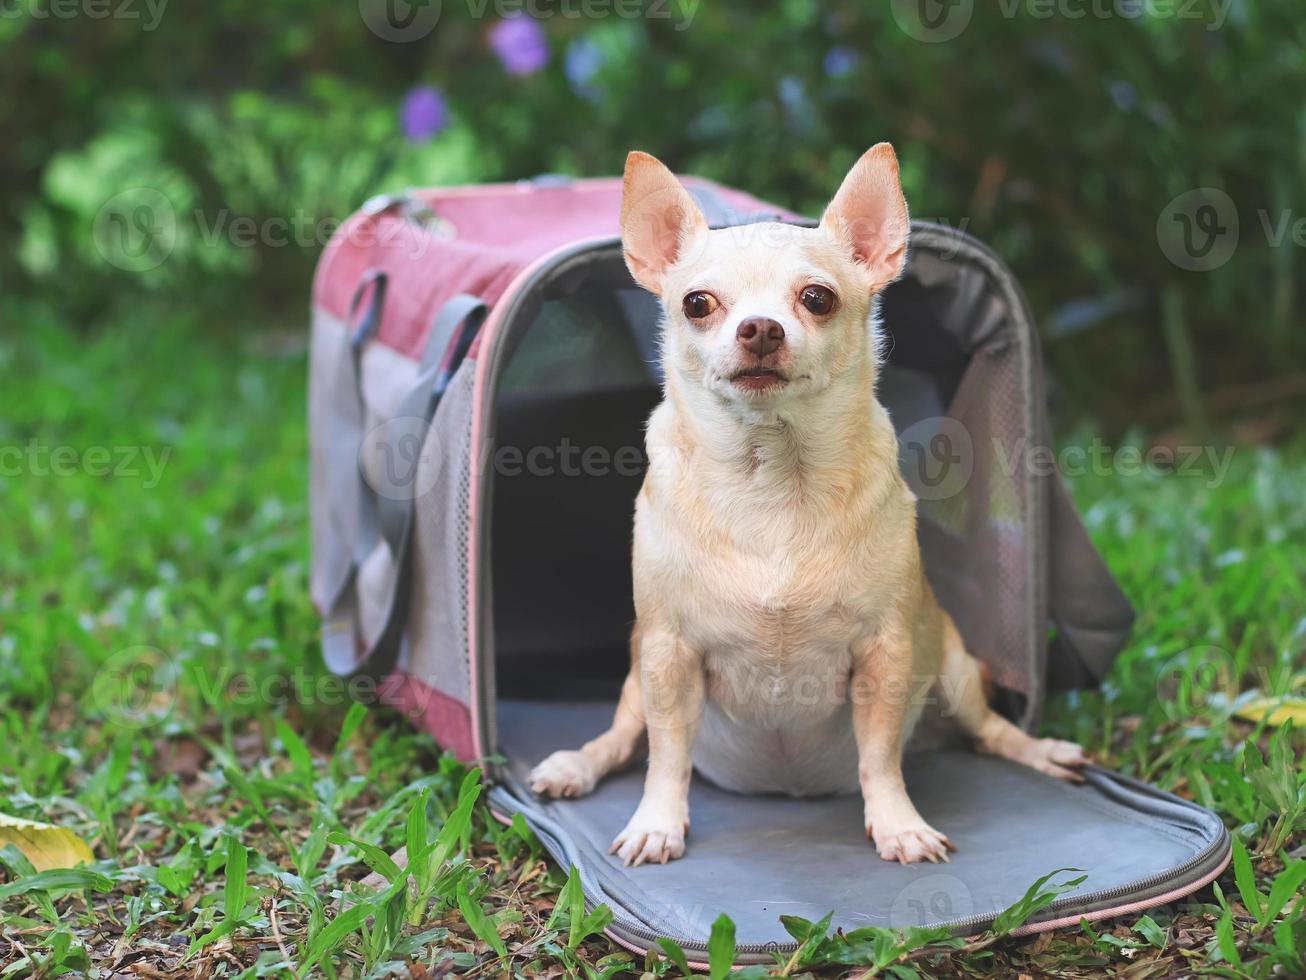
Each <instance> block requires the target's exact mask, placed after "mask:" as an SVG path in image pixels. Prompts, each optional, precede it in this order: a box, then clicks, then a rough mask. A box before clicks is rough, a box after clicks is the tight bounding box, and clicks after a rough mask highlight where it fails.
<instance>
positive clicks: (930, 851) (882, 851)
mask: <svg viewBox="0 0 1306 980" xmlns="http://www.w3.org/2000/svg"><path fill="white" fill-rule="evenodd" d="M871 839H872V840H873V841H874V842H875V848H876V851H878V852H879V855H880V857H881V858H883V859H884V860H886V861H897V862H898V863H900V864H916V863H917V862H919V861H929V862H930V863H931V864H939V863H940V862H942V863H943V864H947V863H949V861H950V858H949V857H948V852H949V851H955V850H956V847H955V846H953V843H952V841H950V840H948V838H947V837H945V836H944V835H943V834H941V833H939V832H938V831H937V830H935V829H933V828H932V827H929V826H927V825H925V824H922V825H921V826H919V827H912V828H909V829H906V830H901V831H898V832H897V833H894V834H884V835H880V836H875V835H874V834H873V833H872V835H871Z"/></svg>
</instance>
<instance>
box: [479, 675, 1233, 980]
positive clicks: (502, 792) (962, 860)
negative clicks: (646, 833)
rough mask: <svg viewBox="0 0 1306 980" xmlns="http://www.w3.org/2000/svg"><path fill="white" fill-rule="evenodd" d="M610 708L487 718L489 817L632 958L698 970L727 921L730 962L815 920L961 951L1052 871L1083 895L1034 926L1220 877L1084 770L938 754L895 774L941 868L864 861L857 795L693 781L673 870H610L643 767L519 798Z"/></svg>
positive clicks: (1122, 793) (561, 708) (1153, 899)
mask: <svg viewBox="0 0 1306 980" xmlns="http://www.w3.org/2000/svg"><path fill="white" fill-rule="evenodd" d="M612 708H613V705H612V703H611V702H592V701H591V702H561V701H550V702H522V701H504V702H500V704H499V706H498V719H499V731H500V748H501V752H502V754H503V756H504V758H505V759H506V762H507V767H506V768H507V770H508V774H509V778H508V779H507V780H506V781H505V782H504V783H503V784H501V785H500V786H498V787H496V788H495V790H494V791H493V793H492V796H491V803H492V805H493V806H494V807H495V809H497V810H498V811H500V812H501V813H510V812H512V811H514V810H521V811H522V812H523V814H524V815H525V816H526V818H527V820H528V822H529V823H530V824H531V825H532V826H533V827H534V828H535V830H536V831H537V832H538V833H539V834H540V836H541V838H542V839H543V840H544V841H545V843H546V844H547V846H548V847H549V850H550V851H552V852H553V854H554V856H555V857H556V858H557V859H558V860H559V861H560V862H561V863H563V864H564V865H566V864H569V863H573V864H575V865H576V866H577V867H578V868H579V869H580V872H581V878H582V882H583V884H584V886H585V892H586V895H587V897H588V898H589V900H590V901H591V902H592V903H598V902H606V903H608V904H609V905H610V906H611V907H612V909H613V911H614V913H615V914H616V921H615V922H614V926H613V929H612V930H611V932H612V933H613V935H614V936H615V937H616V938H618V939H620V940H624V941H625V943H626V944H627V945H630V946H634V947H638V948H641V949H647V948H648V947H649V946H650V945H651V944H652V941H653V940H654V939H655V938H657V937H661V936H668V937H671V938H674V939H676V940H677V941H679V942H680V943H681V945H682V946H684V948H685V950H686V952H689V953H691V955H692V954H693V953H695V952H699V953H701V952H702V951H703V950H704V948H705V946H706V941H707V937H708V934H709V931H710V928H711V923H712V921H713V920H714V919H715V918H716V917H717V915H718V914H720V913H721V912H725V913H727V914H728V915H729V916H730V917H731V918H732V919H733V920H734V921H735V924H736V927H737V934H736V939H737V942H738V944H739V951H740V957H739V959H740V961H741V962H748V961H750V960H758V959H765V960H767V961H769V957H768V956H767V954H768V953H769V952H770V951H774V950H783V949H785V948H786V947H789V948H792V945H793V943H792V940H791V938H790V936H789V934H788V933H786V932H785V930H784V927H783V926H782V925H781V923H780V916H781V915H796V916H801V917H802V918H805V919H810V920H813V921H816V920H818V919H820V918H821V917H822V916H824V915H825V914H826V913H827V912H830V911H831V910H833V911H834V926H835V927H842V928H843V929H844V930H852V929H856V928H861V927H863V926H882V927H891V928H904V927H907V926H916V925H949V926H951V927H953V929H954V930H955V931H956V932H957V933H959V934H970V933H975V932H979V931H981V930H982V929H983V928H985V927H986V926H987V925H989V924H990V922H991V921H992V919H993V917H994V915H995V914H996V913H997V912H999V911H1001V910H1002V909H1004V908H1006V907H1007V906H1009V905H1011V904H1012V903H1014V902H1015V901H1017V900H1018V899H1019V898H1020V897H1021V896H1022V895H1023V894H1024V893H1025V891H1026V889H1027V888H1029V886H1030V885H1031V884H1033V883H1034V882H1035V881H1036V880H1037V879H1038V878H1039V877H1041V876H1043V875H1045V874H1047V873H1048V872H1050V871H1053V870H1055V869H1058V868H1079V869H1082V870H1083V872H1085V873H1086V874H1087V879H1086V880H1085V881H1084V883H1083V884H1082V885H1080V886H1079V887H1078V888H1077V889H1076V890H1075V891H1074V892H1072V893H1069V894H1067V895H1064V896H1062V897H1061V898H1060V899H1058V900H1057V902H1056V903H1054V904H1053V905H1052V906H1051V907H1049V908H1048V909H1046V910H1044V911H1043V913H1042V914H1041V915H1040V916H1039V917H1038V921H1040V922H1043V923H1049V924H1050V923H1053V922H1056V921H1058V920H1061V919H1063V918H1065V917H1069V916H1075V917H1077V916H1080V915H1094V913H1097V914H1098V915H1097V916H1095V917H1099V916H1100V915H1101V914H1103V913H1112V914H1114V913H1122V912H1125V911H1134V910H1135V909H1137V908H1142V907H1146V905H1147V904H1148V903H1151V904H1158V903H1159V902H1161V901H1172V900H1174V899H1175V898H1177V897H1178V896H1179V895H1182V894H1186V892H1187V891H1190V890H1193V889H1195V888H1196V887H1198V886H1199V885H1200V884H1202V883H1204V882H1205V881H1206V880H1209V878H1210V877H1212V876H1213V875H1214V874H1215V873H1216V872H1218V871H1219V870H1220V869H1221V868H1222V867H1223V865H1224V864H1225V862H1226V861H1227V860H1228V854H1229V840H1228V835H1227V833H1226V831H1225V828H1224V825H1223V823H1221V821H1220V820H1219V818H1218V817H1216V816H1215V815H1214V814H1212V813H1210V812H1209V811H1207V810H1204V809H1202V808H1201V807H1198V806H1196V805H1194V804H1192V803H1188V802H1186V801H1184V800H1180V799H1179V798H1177V797H1174V796H1171V795H1169V794H1167V793H1162V792H1161V791H1159V790H1155V789H1152V788H1150V787H1148V786H1146V785H1144V784H1142V783H1139V782H1137V781H1135V780H1132V779H1128V778H1126V777H1123V776H1118V775H1115V774H1113V773H1109V772H1106V771H1104V770H1100V769H1094V770H1090V771H1089V773H1088V781H1087V783H1085V784H1083V785H1071V784H1067V783H1063V782H1060V781H1058V780H1055V779H1053V778H1051V777H1049V776H1044V775H1042V774H1041V773H1038V772H1035V771H1033V770H1030V769H1027V768H1025V767H1023V766H1018V765H1015V764H1014V763H1010V762H1006V761H1004V760H1000V759H994V758H990V757H985V756H980V755H977V754H975V753H972V752H969V751H965V750H953V749H947V750H940V751H931V752H921V753H918V754H912V755H909V756H908V758H907V760H906V764H905V766H904V771H905V774H906V778H907V785H908V789H909V790H910V792H911V796H912V799H913V800H914V801H915V803H916V806H917V808H918V809H919V810H920V812H921V814H922V815H923V816H924V817H925V819H926V820H928V821H929V822H930V823H931V824H932V825H933V826H934V827H936V828H938V829H939V830H941V831H942V832H943V833H945V834H947V835H948V836H949V838H951V840H952V841H953V843H954V844H956V845H957V852H956V853H955V854H953V855H952V859H951V863H948V864H940V865H933V864H924V865H912V866H901V865H897V864H892V863H889V862H886V861H882V860H880V858H879V857H877V856H876V854H875V852H874V850H873V849H872V847H871V845H870V844H869V843H868V842H867V841H866V839H865V837H864V835H863V831H862V804H861V801H860V799H859V798H857V797H856V796H837V797H825V798H819V799H805V800H794V799H787V798H780V797H763V796H742V795H738V794H735V793H730V792H726V791H724V790H721V789H718V788H716V787H714V786H712V785H710V784H709V783H707V782H705V781H704V780H702V779H700V778H698V777H697V776H696V777H695V780H694V784H693V788H692V790H691V794H690V815H691V823H692V829H691V832H690V835H689V837H688V839H687V849H686V853H685V856H684V858H682V859H681V860H679V861H673V862H671V863H669V864H666V865H652V866H648V865H646V866H643V867H639V868H625V867H623V866H622V864H621V862H620V861H619V860H618V859H617V858H615V857H610V856H609V855H608V853H607V850H608V846H609V844H610V843H611V841H612V839H613V837H615V836H616V834H617V833H618V832H619V831H620V830H621V829H622V828H623V827H624V826H625V823H626V821H627V820H628V819H629V817H630V815H631V814H632V813H633V812H634V810H635V806H636V804H637V803H638V801H639V797H640V791H641V788H642V780H643V773H642V767H636V768H635V769H633V770H631V771H628V772H625V773H622V774H620V775H616V776H612V777H609V778H608V779H606V780H604V781H603V782H602V783H601V784H600V785H599V786H598V788H597V789H596V790H595V791H594V792H593V793H592V794H591V795H590V796H588V797H586V798H584V799H579V800H562V801H556V802H549V801H544V800H540V799H538V798H536V797H535V796H533V795H532V794H530V793H529V791H527V790H525V789H524V786H525V781H524V780H525V776H526V774H527V773H528V772H529V771H530V769H531V767H532V766H533V765H534V764H535V763H536V762H538V761H539V760H540V759H542V758H544V756H546V755H548V754H549V753H550V752H552V751H554V750H555V749H559V748H577V747H579V746H580V745H581V744H582V743H583V742H585V741H586V740H588V739H589V738H592V737H593V736H594V735H596V734H598V733H599V732H601V731H603V730H604V728H606V727H607V725H608V723H609V721H610V720H611V717H612ZM1072 921H1073V920H1072Z"/></svg>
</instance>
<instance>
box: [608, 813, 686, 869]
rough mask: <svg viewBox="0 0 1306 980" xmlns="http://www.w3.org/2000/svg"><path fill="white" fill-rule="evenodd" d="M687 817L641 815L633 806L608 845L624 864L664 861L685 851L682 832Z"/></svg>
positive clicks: (662, 862)
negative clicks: (632, 813)
mask: <svg viewBox="0 0 1306 980" xmlns="http://www.w3.org/2000/svg"><path fill="white" fill-rule="evenodd" d="M688 833H689V821H688V820H683V819H678V818H675V817H666V816H644V815H643V814H641V813H640V811H638V810H636V811H635V815H634V816H633V817H631V818H630V823H628V824H626V829H625V830H623V831H622V832H621V833H619V834H618V835H617V839H616V840H614V841H613V842H612V847H611V848H609V849H608V853H609V854H615V855H617V856H618V857H619V858H621V860H622V861H624V862H625V863H626V866H627V867H630V866H632V865H635V866H638V865H641V864H645V863H648V864H666V863H667V862H668V861H674V860H675V859H676V858H678V857H681V856H683V855H684V853H685V835H686V834H688Z"/></svg>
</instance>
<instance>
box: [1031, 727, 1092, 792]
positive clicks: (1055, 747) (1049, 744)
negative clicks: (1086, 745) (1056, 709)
mask: <svg viewBox="0 0 1306 980" xmlns="http://www.w3.org/2000/svg"><path fill="white" fill-rule="evenodd" d="M1036 745H1037V747H1038V754H1037V758H1036V759H1035V760H1034V762H1033V765H1034V768H1035V769H1037V770H1038V771H1039V772H1044V773H1047V774H1048V775H1049V776H1055V777H1056V778H1057V779H1064V780H1065V781H1066V782H1069V783H1082V782H1083V781H1084V775H1083V773H1081V772H1080V771H1079V770H1080V769H1082V768H1083V767H1084V766H1087V765H1088V764H1089V763H1090V762H1092V760H1091V759H1090V758H1089V757H1088V755H1087V754H1086V753H1085V752H1084V750H1083V748H1082V747H1081V746H1079V745H1077V744H1076V743H1074V742H1064V741H1062V740H1060V739H1056V738H1041V739H1039V740H1038V742H1037V743H1036Z"/></svg>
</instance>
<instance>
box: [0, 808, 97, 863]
mask: <svg viewBox="0 0 1306 980" xmlns="http://www.w3.org/2000/svg"><path fill="white" fill-rule="evenodd" d="M6 844H13V845H14V846H15V847H17V848H18V849H19V850H20V851H22V852H23V854H24V855H25V856H26V858H27V860H29V861H31V862H32V866H33V867H34V868H36V870H37V871H49V870H50V869H51V868H75V867H77V865H79V864H90V863H91V862H92V861H94V860H95V855H94V854H92V853H91V848H90V847H89V845H87V843H86V841H84V840H82V839H81V838H80V837H78V836H77V835H76V834H74V833H73V832H72V831H71V830H65V829H64V828H63V827H55V826H53V825H51V824H48V823H37V822H36V821H35V820H21V819H19V818H18V817H11V816H9V815H8V814H7V813H0V847H4V846H5V845H6Z"/></svg>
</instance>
